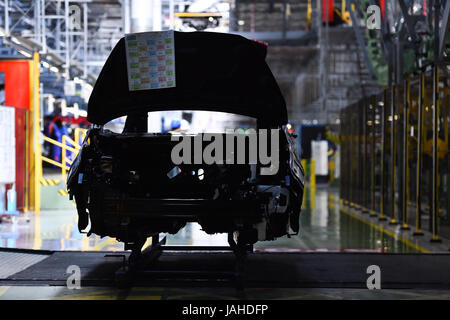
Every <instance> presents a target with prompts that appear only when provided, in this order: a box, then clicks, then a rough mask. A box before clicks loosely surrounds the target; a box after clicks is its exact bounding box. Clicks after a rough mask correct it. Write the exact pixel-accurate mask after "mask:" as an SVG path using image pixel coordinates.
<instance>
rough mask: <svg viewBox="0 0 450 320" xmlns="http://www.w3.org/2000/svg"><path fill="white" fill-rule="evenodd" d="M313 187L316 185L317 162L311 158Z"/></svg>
mask: <svg viewBox="0 0 450 320" xmlns="http://www.w3.org/2000/svg"><path fill="white" fill-rule="evenodd" d="M310 171H311V188H312V189H313V188H315V187H316V164H315V161H314V159H311V170H310Z"/></svg>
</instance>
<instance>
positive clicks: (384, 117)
mask: <svg viewBox="0 0 450 320" xmlns="http://www.w3.org/2000/svg"><path fill="white" fill-rule="evenodd" d="M383 100H384V101H383V102H382V103H381V119H380V120H381V170H380V218H379V220H381V221H385V220H386V216H385V213H384V194H385V192H386V189H385V187H384V185H385V179H384V178H385V170H386V166H385V161H386V146H385V143H386V127H387V112H386V105H387V90H384V93H383Z"/></svg>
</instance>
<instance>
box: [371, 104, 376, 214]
mask: <svg viewBox="0 0 450 320" xmlns="http://www.w3.org/2000/svg"><path fill="white" fill-rule="evenodd" d="M375 104H376V101H375V99H374V98H371V99H370V109H371V111H372V116H371V118H372V123H371V125H372V131H371V135H372V137H371V141H370V142H371V149H372V150H371V152H370V153H371V156H372V161H371V162H370V209H371V210H370V216H371V217H376V216H377V213H376V211H375V163H376V157H377V156H376V153H375V137H376V127H375V108H376V105H375Z"/></svg>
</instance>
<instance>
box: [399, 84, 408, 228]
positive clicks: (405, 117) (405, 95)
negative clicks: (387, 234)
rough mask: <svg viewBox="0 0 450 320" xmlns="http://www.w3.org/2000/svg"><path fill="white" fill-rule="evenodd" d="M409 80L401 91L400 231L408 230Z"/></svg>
mask: <svg viewBox="0 0 450 320" xmlns="http://www.w3.org/2000/svg"><path fill="white" fill-rule="evenodd" d="M409 89H410V86H409V80H408V79H405V80H404V89H403V157H402V158H403V159H402V160H403V166H402V170H403V173H402V179H403V182H402V188H403V190H402V220H403V224H402V227H401V228H402V230H409V226H408V199H409V185H408V133H409V132H408V129H409V106H410V92H409Z"/></svg>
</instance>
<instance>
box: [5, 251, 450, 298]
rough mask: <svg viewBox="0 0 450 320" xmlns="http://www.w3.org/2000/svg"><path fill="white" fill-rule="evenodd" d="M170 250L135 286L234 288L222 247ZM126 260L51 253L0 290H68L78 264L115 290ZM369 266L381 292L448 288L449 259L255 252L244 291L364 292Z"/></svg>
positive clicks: (94, 281) (86, 278) (87, 282)
mask: <svg viewBox="0 0 450 320" xmlns="http://www.w3.org/2000/svg"><path fill="white" fill-rule="evenodd" d="M170 249H171V248H170V247H167V248H165V250H164V252H163V253H162V254H161V256H160V257H159V259H158V260H156V261H154V262H153V264H152V265H151V266H150V267H149V268H148V269H147V270H148V272H147V273H146V274H145V276H142V277H139V278H135V279H134V281H133V286H136V287H140V286H142V287H144V286H147V287H148V286H158V287H180V286H181V287H195V286H208V287H224V286H225V287H226V286H233V284H232V283H230V282H228V281H224V277H217V276H216V275H217V274H221V273H222V274H225V275H227V274H228V275H229V273H230V271H231V272H232V271H233V270H234V265H235V256H234V254H233V253H229V252H226V251H222V250H221V248H219V250H216V251H208V253H205V252H203V251H202V250H201V248H195V250H192V248H184V249H186V251H179V250H177V251H171V250H170ZM178 249H180V248H178ZM222 249H224V248H222ZM19 252H20V251H19ZM36 254H40V253H39V252H36ZM123 256H124V257H125V258H127V257H128V256H129V253H128V252H116V253H114V256H111V252H79V251H78V252H76V251H65V252H62V251H59V252H52V253H50V254H48V257H46V258H44V259H43V260H42V261H40V262H37V263H34V264H32V265H31V266H29V267H28V268H26V269H25V270H22V271H21V270H20V269H19V270H18V272H16V273H14V274H11V275H9V276H5V277H3V279H0V286H18V285H19V286H21V285H27V286H46V285H51V286H65V285H66V281H67V278H68V276H69V275H68V274H66V270H67V267H68V266H70V265H78V266H79V267H80V269H81V284H82V286H90V287H95V286H102V287H105V286H106V287H114V286H116V282H115V275H116V272H117V270H119V269H120V268H121V267H122V265H123ZM11 263H13V262H11ZM4 265H6V267H8V268H10V267H11V266H8V263H6V264H5V263H4ZM370 265H378V266H379V267H380V269H381V286H382V288H383V289H445V290H448V289H450V274H449V273H448V270H449V269H450V255H448V254H387V253H383V254H380V253H251V254H249V255H248V257H247V261H246V270H245V276H244V279H245V287H248V288H256V287H260V288H261V287H265V288H269V287H271V288H361V289H365V288H366V281H367V278H368V277H369V275H368V274H367V273H366V270H367V267H368V266H370ZM0 274H2V272H1V270H0ZM225 278H226V277H225Z"/></svg>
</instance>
